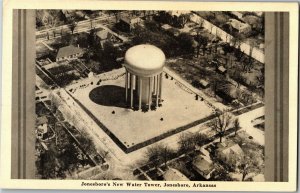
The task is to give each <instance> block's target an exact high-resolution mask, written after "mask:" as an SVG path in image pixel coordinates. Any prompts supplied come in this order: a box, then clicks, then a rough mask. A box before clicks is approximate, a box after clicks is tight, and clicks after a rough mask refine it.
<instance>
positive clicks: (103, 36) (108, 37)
mask: <svg viewBox="0 0 300 193" xmlns="http://www.w3.org/2000/svg"><path fill="white" fill-rule="evenodd" d="M96 38H97V39H98V41H99V42H100V44H101V46H103V44H104V43H105V42H106V41H111V42H116V41H117V39H116V37H115V36H114V35H113V34H112V33H110V32H109V31H108V30H107V29H102V30H100V31H97V32H96Z"/></svg>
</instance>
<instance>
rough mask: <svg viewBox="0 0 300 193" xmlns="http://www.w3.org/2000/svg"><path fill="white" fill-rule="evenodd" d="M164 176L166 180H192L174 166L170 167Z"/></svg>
mask: <svg viewBox="0 0 300 193" xmlns="http://www.w3.org/2000/svg"><path fill="white" fill-rule="evenodd" d="M163 178H164V180H165V181H190V179H188V178H187V177H186V176H185V175H184V174H182V173H181V172H180V171H178V170H176V169H174V168H169V169H168V170H167V171H166V172H165V173H164V174H163Z"/></svg>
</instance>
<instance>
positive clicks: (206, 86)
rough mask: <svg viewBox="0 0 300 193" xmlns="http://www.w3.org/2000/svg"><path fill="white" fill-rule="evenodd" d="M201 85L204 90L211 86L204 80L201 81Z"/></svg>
mask: <svg viewBox="0 0 300 193" xmlns="http://www.w3.org/2000/svg"><path fill="white" fill-rule="evenodd" d="M199 83H200V86H201V87H202V88H208V87H209V86H210V84H209V82H207V81H206V80H204V79H200V81H199Z"/></svg>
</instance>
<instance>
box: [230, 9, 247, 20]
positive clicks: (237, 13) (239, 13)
mask: <svg viewBox="0 0 300 193" xmlns="http://www.w3.org/2000/svg"><path fill="white" fill-rule="evenodd" d="M231 14H232V15H235V16H236V17H237V18H239V19H242V18H243V16H244V14H243V13H242V12H239V11H231Z"/></svg>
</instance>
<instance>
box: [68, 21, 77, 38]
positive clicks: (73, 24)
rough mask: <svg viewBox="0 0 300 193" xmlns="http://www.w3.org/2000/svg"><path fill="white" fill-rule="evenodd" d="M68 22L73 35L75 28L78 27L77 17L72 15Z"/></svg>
mask: <svg viewBox="0 0 300 193" xmlns="http://www.w3.org/2000/svg"><path fill="white" fill-rule="evenodd" d="M67 23H68V27H69V29H70V30H71V34H72V35H73V33H74V30H75V28H76V26H77V22H76V21H75V18H73V17H71V18H70V19H69V20H68V21H67Z"/></svg>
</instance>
